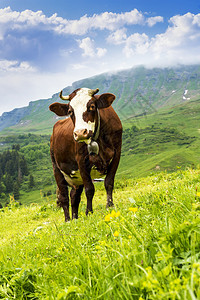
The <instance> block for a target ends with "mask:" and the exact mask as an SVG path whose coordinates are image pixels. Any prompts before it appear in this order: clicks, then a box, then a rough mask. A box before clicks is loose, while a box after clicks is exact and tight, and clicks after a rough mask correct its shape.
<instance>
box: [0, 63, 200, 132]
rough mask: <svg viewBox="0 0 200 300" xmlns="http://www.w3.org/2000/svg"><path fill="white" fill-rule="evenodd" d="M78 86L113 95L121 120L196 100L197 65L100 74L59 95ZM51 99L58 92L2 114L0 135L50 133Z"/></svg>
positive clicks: (199, 73) (198, 86)
mask: <svg viewBox="0 0 200 300" xmlns="http://www.w3.org/2000/svg"><path fill="white" fill-rule="evenodd" d="M80 87H88V88H92V89H94V88H97V87H98V88H99V90H100V93H106V92H110V93H113V94H115V95H116V100H115V101H114V104H113V106H114V108H115V110H116V111H117V113H118V114H119V116H120V117H121V118H122V120H123V119H126V118H128V117H130V118H131V117H134V116H137V115H142V114H147V113H151V112H154V111H157V110H159V109H161V108H164V107H173V106H175V105H178V104H181V103H184V102H188V101H190V100H197V99H199V98H200V65H194V66H179V67H176V68H164V69H161V68H153V69H146V68H145V67H137V68H131V69H128V70H124V71H119V72H115V73H104V74H100V75H97V76H94V77H91V78H86V79H83V80H79V81H77V82H74V83H73V84H72V85H71V86H68V87H66V88H64V89H63V94H64V95H67V94H69V93H71V92H72V91H73V90H75V89H77V88H80ZM54 101H59V93H56V94H54V95H53V96H52V98H49V99H43V100H36V101H31V102H30V103H29V105H28V106H27V107H23V108H15V109H14V110H12V111H10V112H5V113H3V115H2V116H1V117H0V131H1V132H2V134H11V133H16V132H17V133H25V132H35V133H50V132H51V130H52V126H53V124H54V123H55V122H56V120H57V117H56V116H55V115H54V114H52V113H51V112H50V111H49V109H48V107H49V105H50V104H51V103H52V102H54Z"/></svg>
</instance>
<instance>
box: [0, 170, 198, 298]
mask: <svg viewBox="0 0 200 300" xmlns="http://www.w3.org/2000/svg"><path fill="white" fill-rule="evenodd" d="M96 190H97V191H96V194H95V197H94V214H93V215H89V216H88V217H86V216H85V208H86V200H85V196H83V199H82V202H81V204H80V213H79V219H78V220H74V221H70V222H68V223H64V215H63V212H62V210H61V209H58V208H57V207H56V205H55V201H56V199H55V196H52V195H51V196H50V197H46V199H45V202H42V203H41V204H31V205H29V206H28V207H26V206H22V207H17V204H16V203H15V202H12V203H11V204H10V206H9V207H7V208H4V209H3V210H1V211H0V228H1V232H0V245H1V246H0V299H56V300H61V299H62V300H64V299H140V300H142V299H155V300H157V299H164V300H166V299H169V300H171V299H172V300H173V299H174V300H175V299H185V300H190V299H192V300H194V299H200V288H199V287H200V263H199V261H200V226H199V224H200V218H199V210H200V197H199V195H200V193H199V191H200V169H196V170H193V169H188V170H187V171H181V170H179V171H177V172H175V173H171V174H166V173H163V172H161V173H159V174H157V175H156V176H151V177H146V178H139V179H126V180H116V184H115V191H114V202H115V209H114V210H112V209H111V210H106V209H105V202H106V195H105V192H104V190H103V185H102V184H97V185H96ZM35 196H36V195H35ZM39 198H40V196H39ZM35 200H36V201H37V199H35ZM40 201H41V199H40ZM43 201H44V199H43Z"/></svg>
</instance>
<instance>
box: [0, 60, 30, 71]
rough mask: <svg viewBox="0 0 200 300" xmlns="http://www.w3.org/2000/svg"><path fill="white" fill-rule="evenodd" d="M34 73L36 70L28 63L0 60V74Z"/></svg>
mask: <svg viewBox="0 0 200 300" xmlns="http://www.w3.org/2000/svg"><path fill="white" fill-rule="evenodd" d="M24 71H29V72H35V71H36V69H35V68H34V67H32V66H31V65H30V64H29V63H28V62H26V61H22V62H19V61H17V60H0V72H15V73H19V72H24Z"/></svg>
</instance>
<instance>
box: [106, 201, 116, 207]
mask: <svg viewBox="0 0 200 300" xmlns="http://www.w3.org/2000/svg"><path fill="white" fill-rule="evenodd" d="M113 206H114V203H113V202H112V201H109V202H107V204H106V208H109V207H113Z"/></svg>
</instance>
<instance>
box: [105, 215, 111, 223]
mask: <svg viewBox="0 0 200 300" xmlns="http://www.w3.org/2000/svg"><path fill="white" fill-rule="evenodd" d="M110 218H111V214H108V215H106V216H105V221H106V222H109V221H110Z"/></svg>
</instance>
